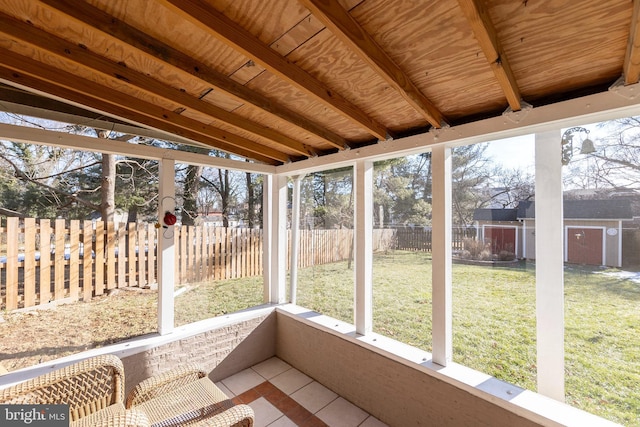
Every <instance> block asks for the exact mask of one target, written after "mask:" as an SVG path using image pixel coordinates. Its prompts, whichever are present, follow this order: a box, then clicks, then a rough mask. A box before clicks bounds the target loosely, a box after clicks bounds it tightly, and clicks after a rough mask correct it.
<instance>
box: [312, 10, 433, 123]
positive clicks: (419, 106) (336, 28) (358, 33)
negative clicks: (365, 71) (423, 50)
mask: <svg viewBox="0 0 640 427" xmlns="http://www.w3.org/2000/svg"><path fill="white" fill-rule="evenodd" d="M300 3H302V5H304V6H305V7H306V8H307V9H309V11H310V12H311V13H312V14H313V15H314V16H316V17H317V18H318V19H319V20H320V21H322V22H323V23H324V25H325V26H326V27H327V28H329V30H331V32H332V33H333V34H334V35H335V36H336V37H338V38H339V39H340V40H341V41H342V42H343V43H345V44H346V45H347V46H349V48H350V49H352V50H353V51H354V52H356V53H357V54H358V56H360V58H361V59H362V60H363V61H365V62H366V63H367V64H369V66H370V67H372V68H373V69H374V70H375V71H376V72H377V73H378V74H379V75H380V76H381V77H382V78H383V79H385V80H386V81H387V83H389V84H390V85H391V86H393V87H394V88H395V89H396V90H397V91H398V92H399V93H400V95H402V97H403V98H404V99H406V100H407V102H408V103H409V104H411V106H412V107H413V108H415V109H416V110H417V111H418V112H419V113H421V114H422V115H423V116H424V118H425V119H426V120H427V121H428V122H429V123H430V124H431V125H432V126H434V127H436V128H439V127H440V126H441V125H443V124H444V123H445V118H444V117H443V115H442V113H441V112H440V111H439V110H438V109H437V108H436V107H435V106H434V105H433V103H432V102H431V101H430V100H429V99H427V97H426V96H424V94H422V92H421V91H420V89H418V88H417V87H416V86H415V84H414V83H413V82H412V81H411V79H410V78H409V77H408V76H407V75H406V74H405V73H404V71H402V69H400V67H399V66H398V65H397V64H396V63H395V62H394V61H393V60H392V59H391V58H390V57H389V55H388V54H387V53H386V52H385V51H384V50H383V49H382V48H381V47H380V46H379V45H378V43H376V41H375V40H374V39H373V37H371V36H370V35H369V34H368V33H367V32H366V31H365V30H364V29H363V28H362V26H361V25H360V24H359V23H358V21H356V20H355V19H353V17H352V16H351V15H350V14H349V12H347V11H346V10H345V9H344V8H343V7H342V6H341V5H340V3H339V2H338V1H336V0H326V1H320V0H300Z"/></svg>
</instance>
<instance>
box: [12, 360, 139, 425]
mask: <svg viewBox="0 0 640 427" xmlns="http://www.w3.org/2000/svg"><path fill="white" fill-rule="evenodd" d="M0 403H3V404H22V405H25V404H27V405H28V404H68V405H69V412H70V414H69V415H70V418H71V420H70V421H71V426H73V427H81V426H105V427H111V426H114V427H115V426H122V427H146V426H149V425H150V424H149V420H148V419H147V416H146V414H144V413H142V412H139V411H127V410H125V406H124V369H123V366H122V362H121V361H120V359H119V358H118V357H116V356H113V355H104V356H97V357H93V358H90V359H87V360H84V361H81V362H78V363H75V364H72V365H69V366H67V367H65V368H62V369H59V370H57V371H54V372H50V373H48V374H45V375H41V376H39V377H36V378H33V379H30V380H28V381H25V382H23V383H20V384H16V385H14V386H11V387H9V388H6V389H3V390H0Z"/></svg>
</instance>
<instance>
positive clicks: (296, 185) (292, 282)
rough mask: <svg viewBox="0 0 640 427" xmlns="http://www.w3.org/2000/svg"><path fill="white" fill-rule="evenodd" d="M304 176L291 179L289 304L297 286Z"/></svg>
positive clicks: (293, 299) (293, 298)
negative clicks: (301, 190) (301, 197)
mask: <svg viewBox="0 0 640 427" xmlns="http://www.w3.org/2000/svg"><path fill="white" fill-rule="evenodd" d="M303 179H304V175H298V176H295V177H294V178H293V200H292V205H293V206H292V213H291V262H290V263H289V265H290V267H289V287H290V289H289V293H290V299H289V300H290V302H291V304H295V303H296V292H297V286H298V256H299V253H298V251H299V249H300V184H301V182H302V180H303Z"/></svg>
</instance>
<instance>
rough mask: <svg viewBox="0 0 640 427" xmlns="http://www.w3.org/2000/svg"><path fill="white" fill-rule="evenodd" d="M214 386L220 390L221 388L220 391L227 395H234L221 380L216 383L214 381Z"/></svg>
mask: <svg viewBox="0 0 640 427" xmlns="http://www.w3.org/2000/svg"><path fill="white" fill-rule="evenodd" d="M216 386H217V387H218V388H219V389H220V390H222V392H223V393H224V394H226V395H227V397H234V396H235V394H233V392H232V391H231V390H229V389H228V388H227V386H226V385H224V384H222V381H219V382H217V383H216Z"/></svg>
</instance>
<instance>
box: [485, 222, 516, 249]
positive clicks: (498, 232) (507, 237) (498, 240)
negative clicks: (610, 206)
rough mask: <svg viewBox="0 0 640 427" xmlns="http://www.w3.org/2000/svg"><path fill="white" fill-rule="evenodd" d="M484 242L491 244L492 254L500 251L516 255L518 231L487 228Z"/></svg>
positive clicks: (509, 228) (510, 228) (504, 228)
mask: <svg viewBox="0 0 640 427" xmlns="http://www.w3.org/2000/svg"><path fill="white" fill-rule="evenodd" d="M484 241H485V242H487V243H489V242H491V252H492V253H494V254H498V253H500V251H509V252H513V253H514V254H515V253H516V229H515V228H513V227H486V228H485V229H484Z"/></svg>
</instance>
